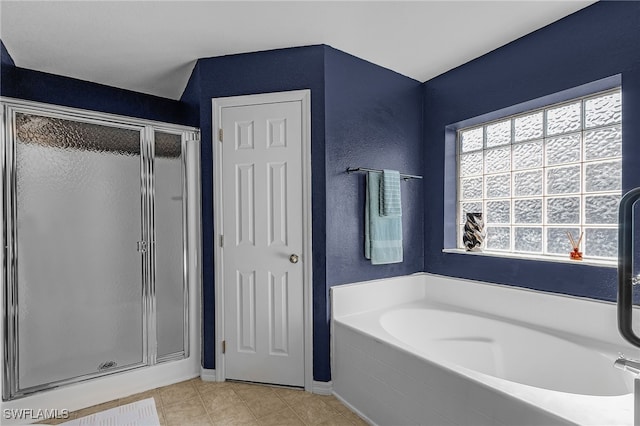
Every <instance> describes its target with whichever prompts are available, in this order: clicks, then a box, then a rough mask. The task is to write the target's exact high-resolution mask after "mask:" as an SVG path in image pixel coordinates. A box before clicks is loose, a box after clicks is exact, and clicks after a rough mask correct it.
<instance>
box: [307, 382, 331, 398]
mask: <svg viewBox="0 0 640 426" xmlns="http://www.w3.org/2000/svg"><path fill="white" fill-rule="evenodd" d="M311 393H315V394H318V395H331V394H333V382H316V381H315V380H314V381H313V385H312V386H311Z"/></svg>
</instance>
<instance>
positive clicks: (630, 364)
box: [613, 354, 640, 376]
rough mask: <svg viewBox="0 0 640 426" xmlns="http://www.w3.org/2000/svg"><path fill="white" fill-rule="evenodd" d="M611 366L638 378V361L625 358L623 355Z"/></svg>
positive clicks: (639, 365)
mask: <svg viewBox="0 0 640 426" xmlns="http://www.w3.org/2000/svg"><path fill="white" fill-rule="evenodd" d="M613 366H614V367H616V368H619V369H620V370H623V371H627V372H629V373H631V374H635V375H636V376H640V361H636V360H634V359H630V358H625V357H624V355H623V354H620V357H619V358H618V359H616V361H615V362H614V363H613Z"/></svg>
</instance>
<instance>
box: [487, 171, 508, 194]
mask: <svg viewBox="0 0 640 426" xmlns="http://www.w3.org/2000/svg"><path fill="white" fill-rule="evenodd" d="M510 195H511V175H510V174H509V173H506V174H502V175H490V176H487V198H504V197H508V196H510Z"/></svg>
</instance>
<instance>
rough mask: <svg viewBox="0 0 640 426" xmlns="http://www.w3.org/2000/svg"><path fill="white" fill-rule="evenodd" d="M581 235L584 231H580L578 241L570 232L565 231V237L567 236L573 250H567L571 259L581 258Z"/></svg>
mask: <svg viewBox="0 0 640 426" xmlns="http://www.w3.org/2000/svg"><path fill="white" fill-rule="evenodd" d="M583 235H584V232H581V233H580V238H578V241H577V242H576V240H575V239H574V238H573V235H572V234H571V232H569V231H567V237H569V242H570V243H571V248H573V250H572V251H570V252H569V258H570V259H571V260H582V252H581V251H580V242H582V237H583Z"/></svg>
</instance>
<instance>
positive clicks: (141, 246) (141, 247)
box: [137, 241, 147, 253]
mask: <svg viewBox="0 0 640 426" xmlns="http://www.w3.org/2000/svg"><path fill="white" fill-rule="evenodd" d="M137 250H138V253H146V252H147V242H146V241H138V242H137Z"/></svg>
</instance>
